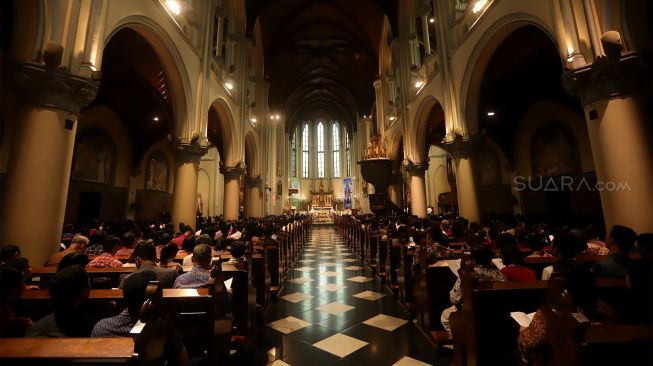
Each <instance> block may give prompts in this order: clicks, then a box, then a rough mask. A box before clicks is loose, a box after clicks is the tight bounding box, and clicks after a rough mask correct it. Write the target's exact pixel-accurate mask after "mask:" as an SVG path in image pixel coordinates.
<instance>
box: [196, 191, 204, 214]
mask: <svg viewBox="0 0 653 366" xmlns="http://www.w3.org/2000/svg"><path fill="white" fill-rule="evenodd" d="M195 213H196V215H197V216H204V201H202V194H201V193H198V194H197V205H196V208H195Z"/></svg>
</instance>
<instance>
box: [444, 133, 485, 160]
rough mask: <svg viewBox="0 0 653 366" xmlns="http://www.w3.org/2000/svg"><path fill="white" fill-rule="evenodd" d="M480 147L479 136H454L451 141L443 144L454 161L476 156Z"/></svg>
mask: <svg viewBox="0 0 653 366" xmlns="http://www.w3.org/2000/svg"><path fill="white" fill-rule="evenodd" d="M480 145H481V139H480V136H478V135H474V136H470V137H463V136H462V135H459V134H456V135H455V137H454V139H453V141H451V142H445V144H444V146H445V148H446V149H447V150H448V151H449V152H450V153H451V155H453V157H454V159H461V158H462V159H466V158H470V157H472V156H476V154H477V153H478V150H479V147H480Z"/></svg>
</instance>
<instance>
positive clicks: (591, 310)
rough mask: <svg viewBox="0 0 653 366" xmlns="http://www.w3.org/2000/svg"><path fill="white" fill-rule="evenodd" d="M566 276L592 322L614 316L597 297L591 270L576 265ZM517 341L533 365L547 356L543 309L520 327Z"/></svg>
mask: <svg viewBox="0 0 653 366" xmlns="http://www.w3.org/2000/svg"><path fill="white" fill-rule="evenodd" d="M556 238H557V237H556ZM563 277H564V278H565V290H566V291H568V293H569V294H570V295H571V298H572V299H573V301H574V305H575V306H576V307H577V311H578V312H580V313H582V314H583V315H584V316H585V317H587V318H588V319H589V320H590V321H605V320H607V319H610V318H612V317H614V314H613V311H612V309H610V307H609V306H608V305H607V304H605V303H603V302H601V301H598V300H597V299H596V293H597V291H596V283H595V281H594V277H593V276H592V272H591V271H590V270H589V269H587V268H586V267H576V268H575V269H574V270H572V271H571V272H567V273H565V274H564V275H563ZM517 344H518V346H519V351H520V354H521V358H522V361H523V362H526V363H528V364H530V363H529V362H533V361H534V360H542V359H546V356H547V354H546V352H547V351H546V322H545V318H544V312H543V310H542V308H540V309H538V310H537V312H536V313H535V315H534V316H533V320H532V321H531V323H530V324H529V326H528V327H523V326H520V329H519V337H518V338H517Z"/></svg>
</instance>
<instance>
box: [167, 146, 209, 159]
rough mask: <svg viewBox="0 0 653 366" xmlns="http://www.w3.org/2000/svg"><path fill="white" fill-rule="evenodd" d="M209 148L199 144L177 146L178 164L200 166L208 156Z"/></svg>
mask: <svg viewBox="0 0 653 366" xmlns="http://www.w3.org/2000/svg"><path fill="white" fill-rule="evenodd" d="M206 151H207V148H206V147H204V146H201V145H199V144H185V143H179V144H177V149H176V150H175V157H176V158H177V162H181V163H195V164H199V162H200V159H201V158H202V156H204V155H205V154H206Z"/></svg>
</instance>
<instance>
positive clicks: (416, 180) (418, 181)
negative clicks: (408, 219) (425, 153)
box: [404, 160, 429, 217]
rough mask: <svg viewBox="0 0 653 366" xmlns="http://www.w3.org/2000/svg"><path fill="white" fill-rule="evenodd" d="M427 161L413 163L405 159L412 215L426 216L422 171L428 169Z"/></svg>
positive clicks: (424, 182)
mask: <svg viewBox="0 0 653 366" xmlns="http://www.w3.org/2000/svg"><path fill="white" fill-rule="evenodd" d="M428 168H429V163H428V161H427V162H423V163H413V162H411V161H410V160H405V164H404V169H406V171H407V172H408V175H409V177H410V178H409V179H410V210H411V211H412V213H413V215H417V216H418V217H426V181H425V179H424V173H425V172H426V171H427V170H428Z"/></svg>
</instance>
